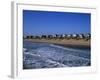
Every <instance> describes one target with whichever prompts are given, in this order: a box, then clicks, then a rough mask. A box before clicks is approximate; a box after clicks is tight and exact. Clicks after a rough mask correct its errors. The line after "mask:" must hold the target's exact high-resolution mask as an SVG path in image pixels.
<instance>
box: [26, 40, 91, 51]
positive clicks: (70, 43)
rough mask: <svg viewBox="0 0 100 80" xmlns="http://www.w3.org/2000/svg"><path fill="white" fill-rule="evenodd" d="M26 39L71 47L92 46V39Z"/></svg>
mask: <svg viewBox="0 0 100 80" xmlns="http://www.w3.org/2000/svg"><path fill="white" fill-rule="evenodd" d="M24 41H31V42H41V43H52V44H55V45H60V46H64V47H70V48H80V49H90V48H91V42H90V40H88V41H85V40H74V39H69V40H65V39H64V40H59V39H56V40H55V39H51V40H47V39H24Z"/></svg>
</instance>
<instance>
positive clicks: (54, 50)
mask: <svg viewBox="0 0 100 80" xmlns="http://www.w3.org/2000/svg"><path fill="white" fill-rule="evenodd" d="M84 66H91V50H90V49H86V48H85V49H81V48H71V47H64V46H60V45H55V44H50V43H34V42H31V41H24V42H23V69H42V68H61V67H84Z"/></svg>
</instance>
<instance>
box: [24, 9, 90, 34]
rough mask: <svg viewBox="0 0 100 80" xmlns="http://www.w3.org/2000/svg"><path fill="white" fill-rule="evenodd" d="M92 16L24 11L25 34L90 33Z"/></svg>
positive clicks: (88, 14) (86, 14) (87, 14)
mask: <svg viewBox="0 0 100 80" xmlns="http://www.w3.org/2000/svg"><path fill="white" fill-rule="evenodd" d="M90 27H91V14H90V13H75V12H73V13H72V12H52V11H34V10H23V34H24V35H42V34H46V35H48V34H74V33H77V34H79V33H90V32H91V31H90Z"/></svg>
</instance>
